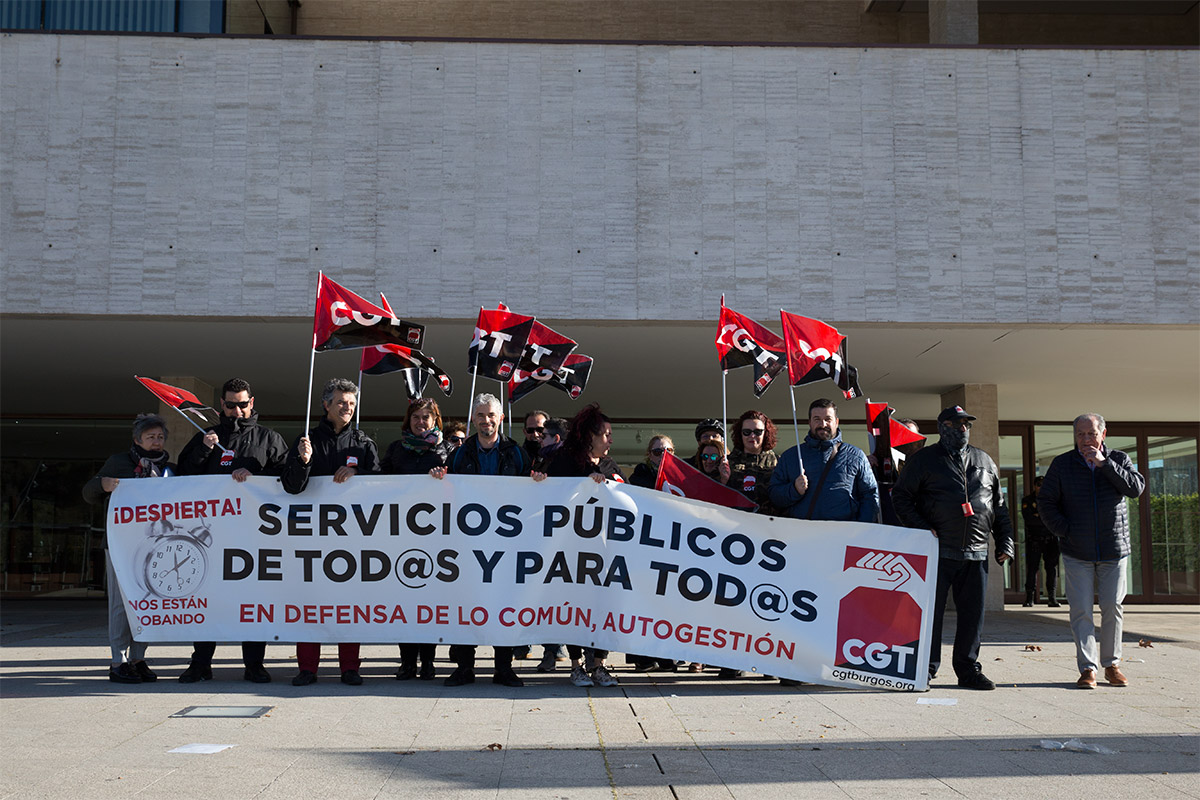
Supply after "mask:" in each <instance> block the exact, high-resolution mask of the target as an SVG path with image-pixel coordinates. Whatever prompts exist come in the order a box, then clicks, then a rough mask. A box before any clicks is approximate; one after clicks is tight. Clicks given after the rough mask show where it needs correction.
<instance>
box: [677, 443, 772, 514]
mask: <svg viewBox="0 0 1200 800" xmlns="http://www.w3.org/2000/svg"><path fill="white" fill-rule="evenodd" d="M654 488H656V489H658V490H659V491H660V492H667V493H668V494H673V495H678V496H679V497H687V498H690V499H692V500H703V501H704V502H705V503H713V504H714V505H718V506H725V507H727V508H744V509H748V510H750V511H753V510H754V509H756V508H758V505H757V504H756V503H754V502H752V501H751V500H749V499H748V498H747V497H746V495H744V494H742V493H741V492H739V491H738V490H737V489H731V488H729V487H728V486H725V485H724V484H721V483H717V482H716V481H714V480H713V479H712V478H710V477H708V476H707V475H705V474H704V473H703V472H701V471H700V470H698V469H696V468H695V467H693V466H692V465H691V464H689V463H687V462H686V461H684V460H683V459H682V458H679V457H678V456H677V455H675V454H674V453H663V458H662V462H661V463H660V464H659V465H658V481H657V482H656V483H655V484H654Z"/></svg>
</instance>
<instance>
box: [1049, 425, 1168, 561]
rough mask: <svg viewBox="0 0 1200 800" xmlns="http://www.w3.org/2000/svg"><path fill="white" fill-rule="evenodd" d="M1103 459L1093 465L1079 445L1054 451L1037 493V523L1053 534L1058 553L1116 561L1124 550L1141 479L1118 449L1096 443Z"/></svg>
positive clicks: (1142, 478)
mask: <svg viewBox="0 0 1200 800" xmlns="http://www.w3.org/2000/svg"><path fill="white" fill-rule="evenodd" d="M1101 453H1103V454H1104V463H1103V464H1101V465H1100V466H1098V467H1096V469H1095V470H1092V469H1091V468H1090V467H1088V465H1087V461H1086V460H1084V457H1083V456H1082V455H1081V454H1080V452H1079V451H1078V450H1070V451H1068V452H1066V453H1063V454H1062V455H1060V456H1056V457H1055V459H1054V460H1053V461H1051V462H1050V469H1048V470H1046V477H1045V479H1043V481H1042V489H1041V491H1040V492H1038V511H1039V512H1040V513H1041V515H1042V522H1044V523H1046V527H1047V528H1049V529H1050V532H1051V533H1053V534H1054V535H1055V536H1057V537H1058V542H1059V544H1060V545H1061V547H1062V552H1063V555H1068V556H1071V557H1072V558H1077V559H1080V560H1081V561H1115V560H1117V559H1118V558H1121V557H1123V556H1127V555H1129V504H1128V503H1126V502H1125V498H1126V497H1137V496H1138V495H1140V494H1141V493H1142V491H1143V490H1145V488H1146V479H1145V477H1143V476H1142V473H1140V472H1138V471H1137V470H1136V469H1134V466H1133V461H1131V460H1130V458H1129V456H1128V455H1126V454H1125V453H1123V452H1121V451H1120V450H1109V449H1108V448H1107V447H1103V446H1102V447H1101Z"/></svg>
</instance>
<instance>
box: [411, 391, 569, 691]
mask: <svg viewBox="0 0 1200 800" xmlns="http://www.w3.org/2000/svg"><path fill="white" fill-rule="evenodd" d="M471 420H472V421H473V422H474V423H475V435H473V436H472V437H471V438H469V439H467V441H466V442H465V443H464V444H463V445H462V447H460V448H458V449H457V450H455V451H454V455H453V456H451V458H450V464H449V466H448V467H437V468H436V469H432V470H430V471H429V474H430V475H432V476H433V477H435V478H437V479H438V480H441V479H442V478H444V477H446V473H447V472H449V473H451V474H454V475H511V476H517V475H529V474H530V461H529V455H528V454H527V453H526V452H525V448H524V447H522V446H521V445H519V444H517V443H516V442H515V441H513V440H512V439H509V438H507V437H505V436H502V435H501V434H500V426H501V424H503V422H504V411H503V406H502V405H501V404H500V400H499V398H497V397H496V396H495V395H492V394H486V393H484V394H480V395H477V396H476V397H475V403H474V405H473V407H472V410H471ZM539 476H540V478H544V477H545V475H542V474H541V473H539ZM494 650H495V657H496V669H495V672H493V673H492V683H499V684H502V685H504V686H524V685H525V682H524V681H523V680H521V678H520V676H518V675H517V673H516V672H514V671H513V668H512V661H513V648H512V647H496V648H494ZM450 660H451V661H453V662H454V663H455V664H457V665H458V666H457V667H456V668H455V670H454V672H452V673H450V675H449V677H447V678H446V681H445V684H446V685H447V686H464V685H466V684H468V683H474V682H475V645H473V644H452V645H450Z"/></svg>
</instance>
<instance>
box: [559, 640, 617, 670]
mask: <svg viewBox="0 0 1200 800" xmlns="http://www.w3.org/2000/svg"><path fill="white" fill-rule="evenodd" d="M567 655H568V656H570V657H571V658H573V659H576V660H578V659H580V658H583V657H584V656H587V658H588V660H589V661H590V660H592V659H595V660H596V661H603V660H604V659H606V658H608V651H607V650H595V649H593V648H591V647H580V646H579V645H577V644H569V645H567ZM584 666H585V667H586V666H587V664H586V662H585V663H584Z"/></svg>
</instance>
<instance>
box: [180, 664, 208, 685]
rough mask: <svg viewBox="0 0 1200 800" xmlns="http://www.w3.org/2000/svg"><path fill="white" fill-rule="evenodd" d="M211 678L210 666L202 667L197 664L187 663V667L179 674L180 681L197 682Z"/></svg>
mask: <svg viewBox="0 0 1200 800" xmlns="http://www.w3.org/2000/svg"><path fill="white" fill-rule="evenodd" d="M211 680H212V667H202V666H200V665H199V664H195V663H192V664H188V668H187V669H185V670H184V671H183V674H182V675H180V676H179V682H180V683H199V682H200V681H211Z"/></svg>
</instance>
